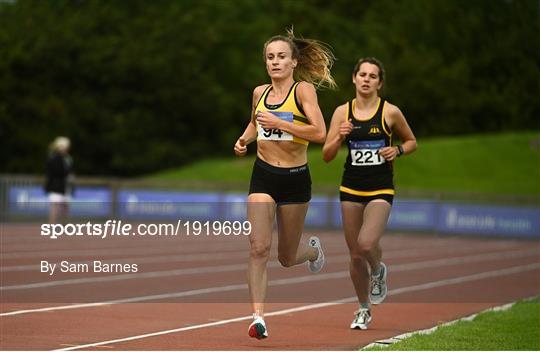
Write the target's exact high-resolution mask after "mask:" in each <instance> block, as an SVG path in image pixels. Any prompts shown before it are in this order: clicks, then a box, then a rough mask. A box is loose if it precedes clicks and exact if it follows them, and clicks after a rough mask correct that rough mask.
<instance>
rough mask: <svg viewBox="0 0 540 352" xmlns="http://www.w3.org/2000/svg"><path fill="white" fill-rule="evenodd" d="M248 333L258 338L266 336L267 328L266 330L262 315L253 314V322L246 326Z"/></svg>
mask: <svg viewBox="0 0 540 352" xmlns="http://www.w3.org/2000/svg"><path fill="white" fill-rule="evenodd" d="M248 334H249V336H250V337H254V338H256V339H258V340H261V339H264V338H267V337H268V330H266V324H265V323H264V319H263V318H262V317H259V316H256V315H254V316H253V323H251V325H250V326H249V328H248Z"/></svg>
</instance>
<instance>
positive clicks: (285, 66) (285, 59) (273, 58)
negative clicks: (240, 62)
mask: <svg viewBox="0 0 540 352" xmlns="http://www.w3.org/2000/svg"><path fill="white" fill-rule="evenodd" d="M265 56H266V70H267V71H268V75H269V76H270V78H274V79H283V78H287V77H289V76H292V74H293V71H294V68H295V67H296V63H297V61H296V59H293V58H292V50H291V47H290V46H289V44H288V43H287V42H284V41H281V40H277V41H275V42H272V43H270V44H268V45H267V46H266V54H265Z"/></svg>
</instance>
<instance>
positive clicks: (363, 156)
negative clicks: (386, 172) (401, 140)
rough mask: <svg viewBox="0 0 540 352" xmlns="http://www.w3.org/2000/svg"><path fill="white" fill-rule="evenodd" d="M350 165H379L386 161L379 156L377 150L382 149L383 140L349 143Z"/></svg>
mask: <svg viewBox="0 0 540 352" xmlns="http://www.w3.org/2000/svg"><path fill="white" fill-rule="evenodd" d="M349 146H350V149H351V164H352V165H353V166H373V165H381V164H384V163H385V162H386V160H385V159H384V158H383V157H382V156H380V155H379V149H381V148H383V147H384V140H377V141H350V142H349Z"/></svg>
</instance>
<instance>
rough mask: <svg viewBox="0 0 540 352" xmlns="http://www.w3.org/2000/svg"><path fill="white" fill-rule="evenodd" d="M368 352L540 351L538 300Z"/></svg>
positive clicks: (482, 315)
mask: <svg viewBox="0 0 540 352" xmlns="http://www.w3.org/2000/svg"><path fill="white" fill-rule="evenodd" d="M366 350H368V351H382V350H384V351H387V350H390V351H398V350H401V351H411V350H416V351H425V350H439V351H441V350H455V351H459V350H461V351H463V350H465V351H473V350H484V351H486V350H499V351H500V350H532V351H538V350H540V300H539V299H535V300H534V301H528V302H519V303H517V304H515V305H514V306H513V307H512V308H510V309H509V310H507V311H504V312H485V313H481V314H479V315H478V316H477V317H475V318H474V320H472V321H460V322H457V323H456V324H453V325H449V326H443V327H440V328H438V329H437V330H435V332H433V333H431V334H429V335H421V334H414V335H413V336H411V337H410V338H407V339H405V340H403V341H400V342H398V343H395V344H393V345H389V346H387V347H384V348H382V347H378V346H377V347H373V348H369V349H366Z"/></svg>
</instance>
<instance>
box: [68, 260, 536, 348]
mask: <svg viewBox="0 0 540 352" xmlns="http://www.w3.org/2000/svg"><path fill="white" fill-rule="evenodd" d="M536 269H540V263H534V264H529V265H521V266H516V267H511V268H506V269H502V270H493V271H487V272H482V273H477V274H474V275H468V276H463V277H455V278H452V279H445V280H439V281H434V282H430V283H426V284H421V285H414V286H408V287H402V288H399V289H395V290H390V291H388V294H389V295H393V296H395V295H399V294H401V293H405V292H414V291H420V290H425V289H429V288H435V287H441V286H448V285H453V284H458V283H464V282H470V281H476V280H481V279H487V278H492V277H497V276H505V275H511V274H515V273H520V272H524V271H530V270H536ZM356 300H357V297H356V296H355V297H347V298H343V299H340V300H335V301H331V302H324V303H319V304H311V305H306V306H299V307H295V308H289V309H285V310H279V311H275V312H272V313H268V314H265V315H266V316H277V315H285V314H289V313H295V312H300V311H305V310H312V309H318V308H324V307H328V306H333V305H337V304H342V303H351V302H355V301H356ZM252 318H253V317H252V316H242V317H237V318H232V319H226V320H221V321H217V322H212V323H206V324H200V325H193V326H189V327H182V328H176V329H169V330H161V331H156V332H152V333H147V334H143V335H135V336H129V337H123V338H118V339H114V340H108V341H101V342H94V343H89V344H85V345H79V346H73V347H69V348H61V349H59V350H58V351H73V350H78V349H81V348H90V347H97V346H102V345H109V344H113V343H118V342H126V341H133V340H140V339H144V338H147V337H153V336H160V335H166V334H173V333H178V332H183V331H189V330H195V329H202V328H207V327H213V326H218V325H225V324H230V323H235V322H239V321H243V320H248V319H252Z"/></svg>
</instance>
